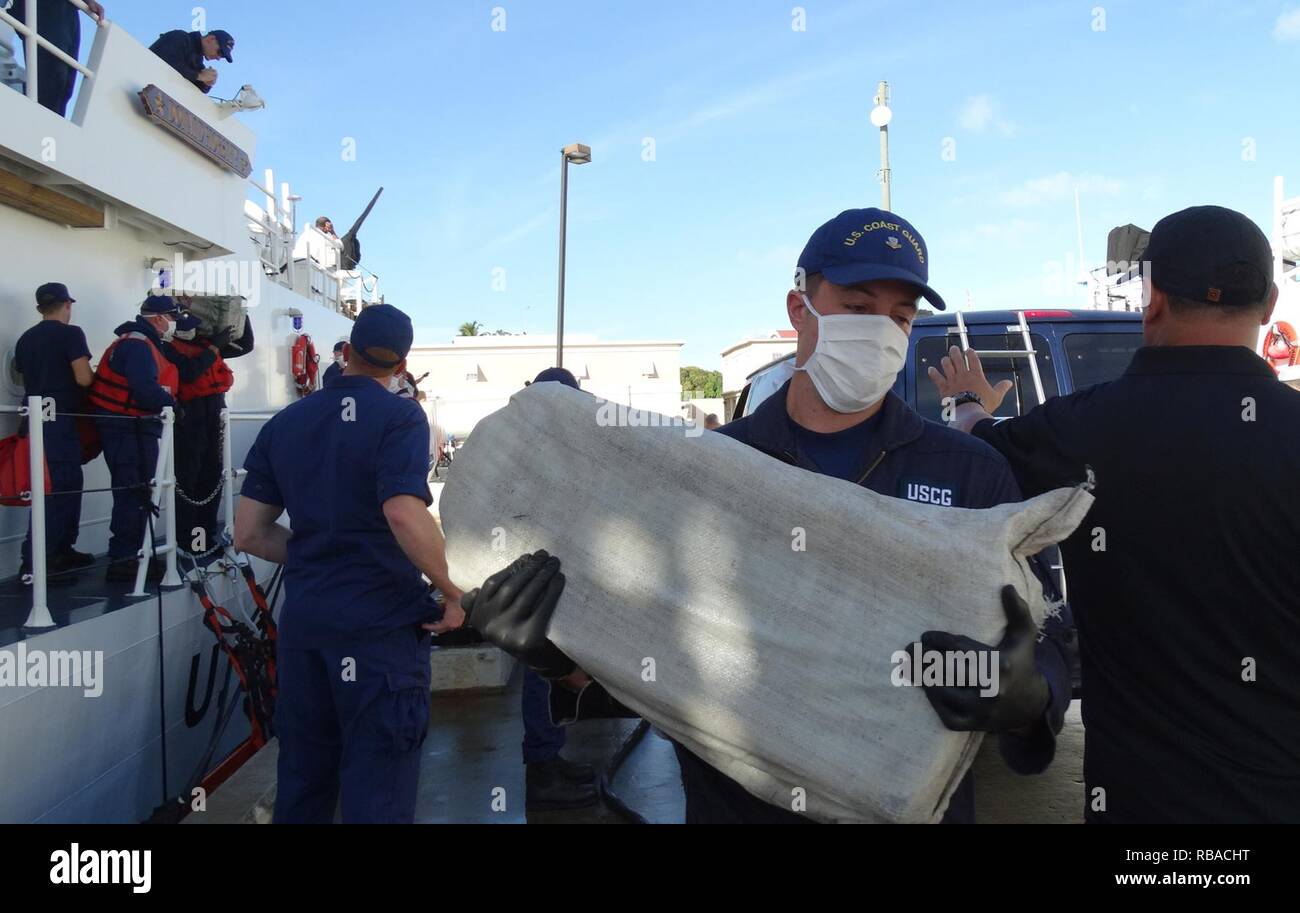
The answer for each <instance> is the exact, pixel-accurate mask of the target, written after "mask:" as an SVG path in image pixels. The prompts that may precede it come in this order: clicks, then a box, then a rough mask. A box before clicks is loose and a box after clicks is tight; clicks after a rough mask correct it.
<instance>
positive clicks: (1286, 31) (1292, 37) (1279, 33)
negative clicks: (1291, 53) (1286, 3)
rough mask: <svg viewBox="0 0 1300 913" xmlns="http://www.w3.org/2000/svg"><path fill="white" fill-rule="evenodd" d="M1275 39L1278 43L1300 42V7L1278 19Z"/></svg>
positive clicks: (1274, 31)
mask: <svg viewBox="0 0 1300 913" xmlns="http://www.w3.org/2000/svg"><path fill="white" fill-rule="evenodd" d="M1273 37H1274V38H1276V39H1277V40H1278V41H1300V7H1296V8H1295V9H1293V10H1287V11H1285V12H1283V13H1281V14H1280V15H1279V16H1278V17H1277V22H1276V23H1275V24H1274V25H1273Z"/></svg>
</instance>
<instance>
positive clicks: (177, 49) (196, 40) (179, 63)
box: [149, 29, 233, 94]
mask: <svg viewBox="0 0 1300 913" xmlns="http://www.w3.org/2000/svg"><path fill="white" fill-rule="evenodd" d="M149 50H151V51H153V52H154V53H155V54H157V55H158V56H159V57H161V58H162V59H163V60H165V61H166V62H167V63H168V64H170V65H171V68H172V69H173V70H175V71H176V72H177V73H180V74H181V75H182V76H184V77H185V78H186V79H188V80H189V81H190V82H192V83H194V86H195V88H197V89H199V90H200V91H202V92H203V93H204V94H206V93H208V92H211V91H212V86H208V85H204V84H203V83H201V82H199V81H198V77H199V73H200V72H202V71H203V70H205V69H207V66H208V65H207V63H206V62H205V58H204V56H203V35H202V34H201V33H199V32H187V31H185V30H184V29H176V30H175V31H172V32H164V33H163V34H161V35H159V36H158V40H157V41H155V42H154V43H153V44H151V45H149ZM232 56H233V55H232Z"/></svg>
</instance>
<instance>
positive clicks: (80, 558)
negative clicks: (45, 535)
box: [59, 548, 95, 570]
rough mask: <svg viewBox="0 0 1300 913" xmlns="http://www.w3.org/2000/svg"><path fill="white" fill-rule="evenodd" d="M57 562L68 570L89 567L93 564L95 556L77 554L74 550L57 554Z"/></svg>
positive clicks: (82, 553)
mask: <svg viewBox="0 0 1300 913" xmlns="http://www.w3.org/2000/svg"><path fill="white" fill-rule="evenodd" d="M59 560H60V561H61V562H62V564H63V566H64V567H65V568H67V569H68V570H71V569H73V568H82V567H90V566H91V565H92V564H94V563H95V556H94V555H89V554H87V553H86V552H79V551H77V550H76V549H75V548H70V549H68V550H67V551H64V552H60V553H59Z"/></svg>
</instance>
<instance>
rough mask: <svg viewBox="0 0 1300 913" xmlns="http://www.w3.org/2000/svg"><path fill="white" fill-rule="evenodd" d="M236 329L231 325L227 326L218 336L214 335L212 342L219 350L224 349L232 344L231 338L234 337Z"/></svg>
mask: <svg viewBox="0 0 1300 913" xmlns="http://www.w3.org/2000/svg"><path fill="white" fill-rule="evenodd" d="M234 335H235V331H234V329H232V328H231V327H226V328H225V329H224V330H222V331H221V332H220V333H218V334H217V335H216V336H213V337H212V344H213V345H214V346H216V348H217V351H219V352H220V351H224V350H225V348H226V346H228V345H230V340H231V339H232V338H233V337H234Z"/></svg>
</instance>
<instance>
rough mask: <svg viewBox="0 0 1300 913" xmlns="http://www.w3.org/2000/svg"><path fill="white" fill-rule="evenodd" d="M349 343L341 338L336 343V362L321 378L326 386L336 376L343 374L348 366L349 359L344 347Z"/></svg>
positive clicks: (322, 383) (322, 384)
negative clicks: (344, 354)
mask: <svg viewBox="0 0 1300 913" xmlns="http://www.w3.org/2000/svg"><path fill="white" fill-rule="evenodd" d="M345 346H347V343H346V342H344V341H343V340H341V339H340V340H339V341H338V342H336V343H334V363H333V364H332V365H330V366H329V367H328V368H326V369H325V377H324V378H323V379H322V380H321V386H322V387H326V386H328V385H329V382H330V381H332V380H333V379H334V378H336V377H342V376H343V369H344V368H346V367H347V365H348V363H347V359H345V358H344V357H343V349H344V347H345Z"/></svg>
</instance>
